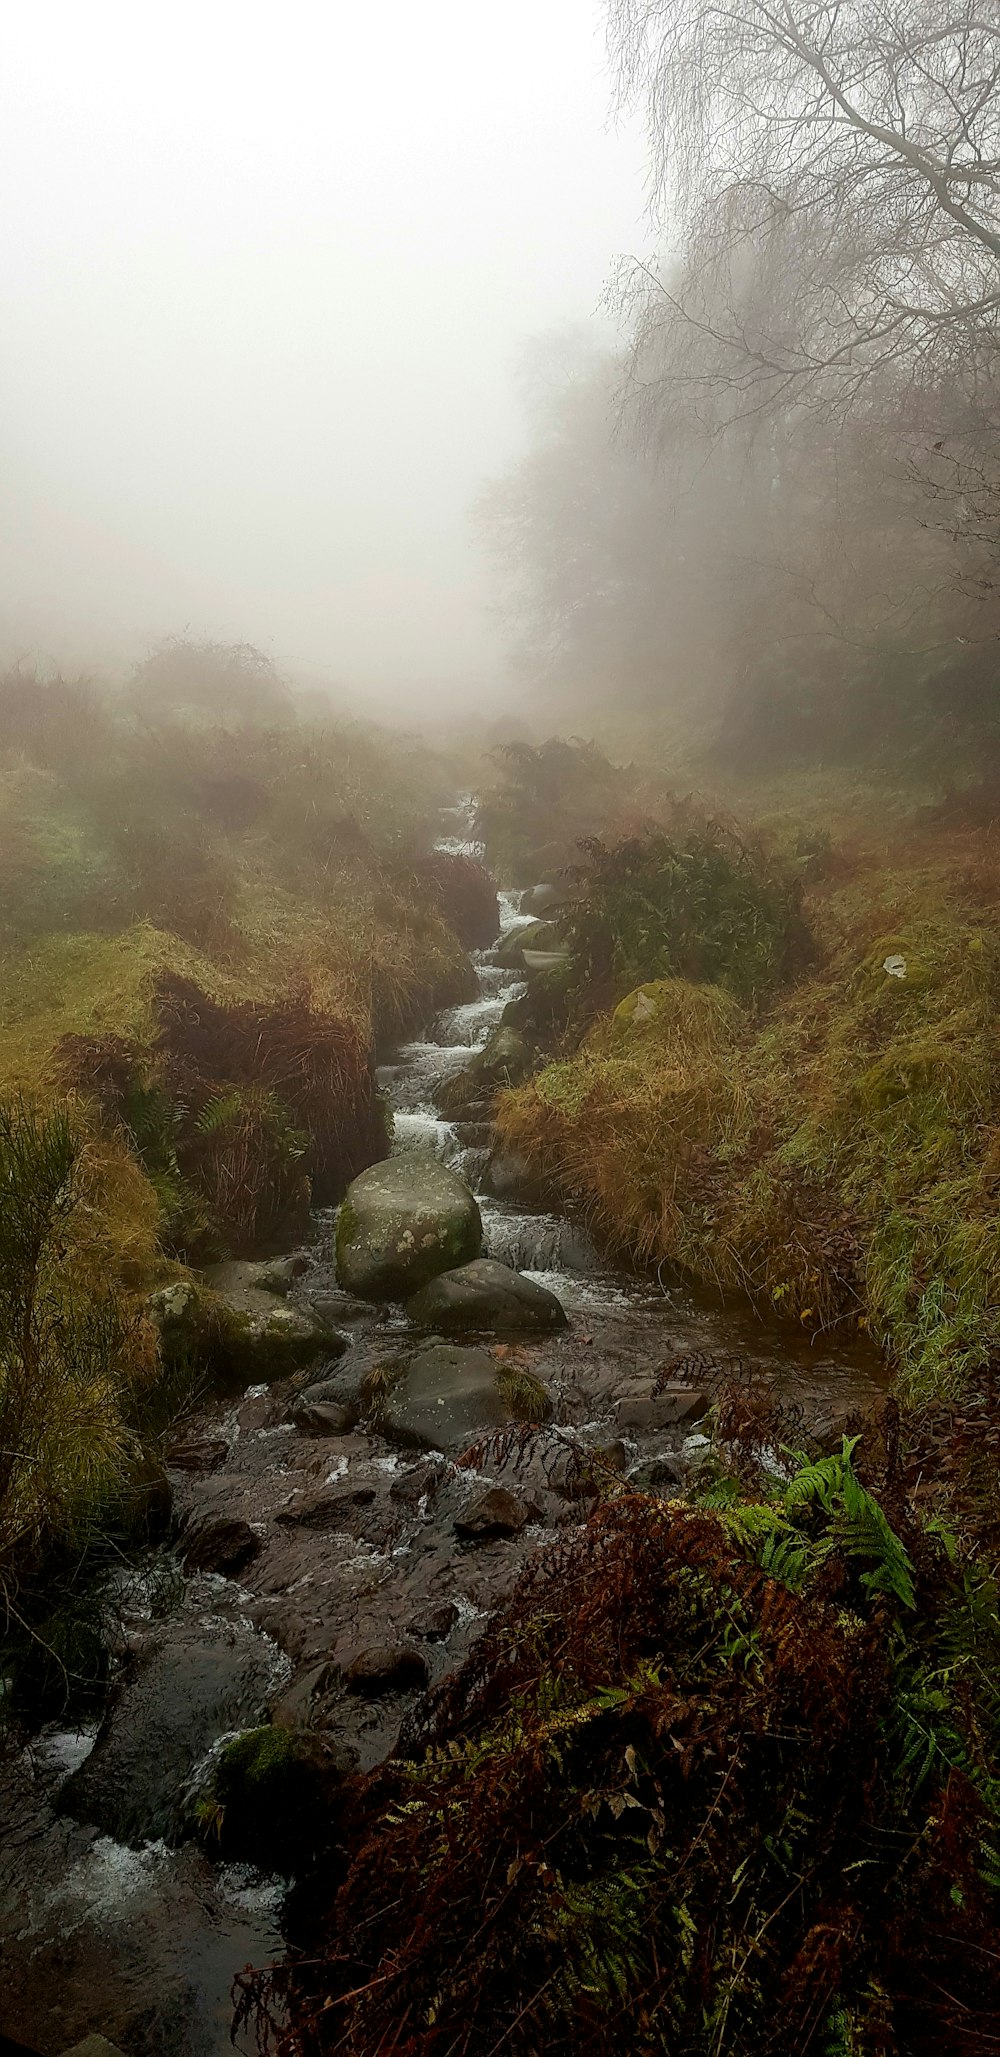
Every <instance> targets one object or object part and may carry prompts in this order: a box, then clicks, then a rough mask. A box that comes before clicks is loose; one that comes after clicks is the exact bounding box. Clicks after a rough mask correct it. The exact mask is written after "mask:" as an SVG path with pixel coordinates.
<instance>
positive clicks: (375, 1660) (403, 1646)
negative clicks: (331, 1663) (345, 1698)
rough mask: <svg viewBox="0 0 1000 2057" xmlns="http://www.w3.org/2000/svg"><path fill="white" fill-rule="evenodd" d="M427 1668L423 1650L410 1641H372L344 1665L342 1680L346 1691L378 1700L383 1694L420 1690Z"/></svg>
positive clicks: (423, 1684)
mask: <svg viewBox="0 0 1000 2057" xmlns="http://www.w3.org/2000/svg"><path fill="white" fill-rule="evenodd" d="M429 1678H430V1669H429V1667H428V1663H427V1659H426V1657H425V1656H424V1654H423V1651H422V1650H416V1649H414V1647H413V1645H412V1644H411V1643H375V1644H372V1646H371V1647H370V1648H369V1649H366V1650H360V1651H359V1652H358V1655H357V1656H356V1657H353V1658H352V1659H351V1661H350V1663H349V1664H346V1665H345V1666H344V1683H345V1685H346V1687H347V1690H348V1692H349V1693H359V1694H363V1695H364V1697H365V1698H366V1699H372V1700H377V1699H379V1698H381V1696H382V1694H383V1693H411V1692H414V1691H419V1690H422V1689H423V1688H424V1687H425V1686H426V1684H427V1682H428V1679H429Z"/></svg>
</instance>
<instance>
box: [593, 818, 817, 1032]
mask: <svg viewBox="0 0 1000 2057" xmlns="http://www.w3.org/2000/svg"><path fill="white" fill-rule="evenodd" d="M583 850H584V854H585V859H586V862H585V864H584V865H582V866H580V867H578V868H577V871H576V874H575V876H576V884H577V892H576V894H575V896H574V899H573V903H572V907H571V911H570V915H569V918H568V921H567V923H566V934H567V939H568V942H569V947H570V953H571V960H572V963H571V973H570V978H571V983H572V984H573V985H574V986H575V987H576V989H577V991H579V992H581V993H586V994H587V995H588V996H589V997H590V1000H591V1004H600V1002H601V1000H602V999H603V1000H605V1001H606V1000H607V999H609V998H612V997H614V998H618V997H620V996H621V994H622V993H627V992H628V991H630V989H631V988H632V987H634V986H636V985H638V984H639V983H640V982H642V981H645V980H650V979H661V978H683V979H693V980H711V981H713V982H717V983H719V984H721V985H725V986H728V987H729V989H730V991H731V992H733V993H735V994H736V995H737V996H738V997H739V998H740V999H743V1000H750V999H754V998H755V997H757V996H758V995H761V996H762V995H764V994H765V993H767V992H768V991H769V990H770V989H771V987H773V986H774V985H775V984H777V983H778V982H779V981H780V980H781V979H783V978H786V977H787V976H788V975H789V973H790V972H791V971H792V970H794V969H796V968H799V967H800V966H801V965H802V963H803V961H804V959H805V957H806V954H807V950H808V936H807V933H806V929H805V924H804V921H803V919H802V914H801V908H800V895H799V891H798V888H797V886H796V885H795V884H794V883H793V881H792V880H791V878H790V877H788V876H786V875H785V874H784V873H782V872H781V871H780V870H779V869H778V868H777V867H776V866H775V865H774V864H773V863H770V862H768V860H767V859H766V858H765V856H764V853H763V851H762V850H761V849H760V847H759V846H757V845H754V844H752V843H749V842H747V841H745V840H743V839H742V838H741V837H740V836H738V835H737V834H736V833H735V831H733V830H730V829H727V828H725V827H724V826H723V825H722V824H721V823H719V822H713V821H703V822H700V823H699V822H693V821H689V822H688V823H687V825H686V826H685V827H684V828H683V829H678V830H677V831H675V832H674V833H673V834H671V835H666V834H663V833H651V834H648V835H646V836H644V837H642V838H639V837H632V838H630V839H629V840H627V841H625V842H620V843H616V844H614V845H613V846H612V847H610V848H609V847H608V846H607V845H606V844H605V843H602V842H600V841H599V840H596V839H591V840H589V841H587V842H585V843H584V844H583Z"/></svg>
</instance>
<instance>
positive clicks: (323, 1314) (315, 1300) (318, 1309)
mask: <svg viewBox="0 0 1000 2057" xmlns="http://www.w3.org/2000/svg"><path fill="white" fill-rule="evenodd" d="M303 1297H304V1299H305V1300H306V1301H307V1303H308V1305H309V1306H310V1307H311V1308H312V1311H313V1313H314V1314H315V1316H316V1319H317V1321H321V1322H323V1324H324V1326H325V1327H327V1328H331V1329H336V1328H337V1327H338V1326H339V1324H341V1323H342V1322H352V1321H370V1320H371V1316H372V1310H371V1302H370V1301H368V1300H359V1299H357V1298H356V1297H355V1295H354V1294H353V1293H329V1292H321V1291H317V1292H315V1293H314V1292H310V1291H309V1289H308V1287H306V1288H305V1289H304V1294H303Z"/></svg>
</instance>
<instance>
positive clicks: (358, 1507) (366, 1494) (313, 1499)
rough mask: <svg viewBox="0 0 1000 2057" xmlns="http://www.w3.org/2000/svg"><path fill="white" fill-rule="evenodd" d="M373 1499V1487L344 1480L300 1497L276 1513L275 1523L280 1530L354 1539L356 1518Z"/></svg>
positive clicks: (361, 1515) (374, 1495)
mask: <svg viewBox="0 0 1000 2057" xmlns="http://www.w3.org/2000/svg"><path fill="white" fill-rule="evenodd" d="M375 1498H376V1492H375V1487H374V1486H369V1485H364V1484H354V1483H353V1482H352V1481H350V1480H345V1481H344V1482H343V1483H339V1482H338V1483H337V1484H336V1485H332V1486H322V1487H321V1488H320V1490H319V1491H318V1492H316V1493H302V1494H300V1495H299V1497H298V1499H296V1500H293V1501H292V1503H291V1505H290V1506H288V1507H282V1508H281V1509H279V1512H278V1513H277V1514H276V1515H275V1520H276V1521H277V1522H279V1523H280V1524H281V1526H282V1527H283V1528H306V1529H320V1530H324V1531H326V1532H328V1533H331V1534H336V1533H339V1534H344V1535H354V1534H356V1533H357V1531H358V1527H359V1517H363V1516H364V1514H365V1512H366V1510H367V1509H368V1508H369V1507H371V1506H372V1505H373V1503H374V1501H375ZM361 1525H362V1526H363V1521H362V1523H361Z"/></svg>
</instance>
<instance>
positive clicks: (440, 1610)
mask: <svg viewBox="0 0 1000 2057" xmlns="http://www.w3.org/2000/svg"><path fill="white" fill-rule="evenodd" d="M457 1620H458V1608H457V1607H456V1606H455V1603H454V1601H453V1600H442V1601H441V1603H440V1605H439V1606H437V1607H423V1608H421V1610H420V1612H419V1613H418V1614H415V1615H414V1616H413V1618H412V1620H411V1621H410V1623H409V1627H410V1630H411V1632H412V1634H413V1635H415V1636H423V1637H425V1639H426V1641H427V1642H429V1643H443V1642H444V1640H445V1637H446V1636H450V1634H451V1632H452V1629H453V1628H454V1627H455V1624H456V1622H457Z"/></svg>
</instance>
